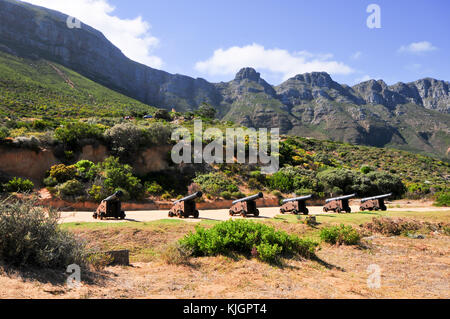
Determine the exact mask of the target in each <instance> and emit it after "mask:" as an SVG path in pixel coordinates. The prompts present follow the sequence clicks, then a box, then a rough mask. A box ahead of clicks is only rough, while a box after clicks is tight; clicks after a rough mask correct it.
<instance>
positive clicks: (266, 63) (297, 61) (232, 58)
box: [195, 43, 354, 80]
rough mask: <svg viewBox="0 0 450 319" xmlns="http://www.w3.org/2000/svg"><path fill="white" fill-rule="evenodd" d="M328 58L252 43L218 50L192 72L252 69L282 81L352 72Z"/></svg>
mask: <svg viewBox="0 0 450 319" xmlns="http://www.w3.org/2000/svg"><path fill="white" fill-rule="evenodd" d="M332 58H333V55H332V54H313V53H310V52H307V51H300V52H293V53H291V52H288V51H286V50H282V49H265V48H264V47H263V46H262V45H259V44H256V43H254V44H252V45H247V46H243V47H238V46H234V47H231V48H228V49H225V50H224V49H218V50H216V51H214V54H213V56H212V57H210V58H209V59H207V60H205V61H200V62H197V63H196V64H195V69H196V70H197V71H199V72H201V73H204V74H209V75H212V76H215V75H229V74H235V73H236V72H238V71H239V70H240V69H241V68H243V67H253V68H255V69H258V70H261V71H263V72H265V73H267V72H269V73H272V74H277V75H281V76H282V80H286V79H288V78H290V77H292V76H294V75H297V74H301V73H306V72H313V71H324V72H328V73H330V74H349V73H352V72H354V70H353V69H352V68H351V67H349V66H348V65H345V64H344V63H342V62H338V61H334V60H331V59H332Z"/></svg>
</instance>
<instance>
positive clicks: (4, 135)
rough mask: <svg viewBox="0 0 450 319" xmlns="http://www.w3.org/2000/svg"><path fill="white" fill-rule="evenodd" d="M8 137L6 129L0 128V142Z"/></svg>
mask: <svg viewBox="0 0 450 319" xmlns="http://www.w3.org/2000/svg"><path fill="white" fill-rule="evenodd" d="M7 137H9V130H8V129H7V128H6V127H0V140H4V139H5V138H7Z"/></svg>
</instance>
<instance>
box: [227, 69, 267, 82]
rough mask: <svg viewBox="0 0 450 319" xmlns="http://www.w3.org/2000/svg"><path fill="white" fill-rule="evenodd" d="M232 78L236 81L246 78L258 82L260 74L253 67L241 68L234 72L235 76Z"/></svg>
mask: <svg viewBox="0 0 450 319" xmlns="http://www.w3.org/2000/svg"><path fill="white" fill-rule="evenodd" d="M234 79H235V80H236V81H242V80H245V79H247V80H250V81H255V82H258V81H259V80H260V79H261V74H260V73H258V72H256V70H255V69H254V68H242V69H240V70H239V72H238V73H237V74H236V77H235V78H234Z"/></svg>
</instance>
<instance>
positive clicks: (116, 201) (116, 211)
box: [92, 191, 125, 220]
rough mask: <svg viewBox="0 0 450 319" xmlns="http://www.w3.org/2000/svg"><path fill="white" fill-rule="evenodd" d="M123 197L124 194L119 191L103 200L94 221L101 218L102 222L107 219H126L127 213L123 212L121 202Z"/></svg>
mask: <svg viewBox="0 0 450 319" xmlns="http://www.w3.org/2000/svg"><path fill="white" fill-rule="evenodd" d="M122 196H123V193H122V192H121V191H117V192H115V193H114V194H113V195H111V196H109V197H107V198H105V199H104V200H102V202H101V203H100V205H99V206H98V207H97V210H96V211H95V213H94V215H93V216H92V217H94V219H97V218H99V219H100V220H103V219H105V218H115V219H124V218H125V212H124V211H123V210H122V202H121V201H120V198H121V197H122Z"/></svg>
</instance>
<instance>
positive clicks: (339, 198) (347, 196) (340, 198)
mask: <svg viewBox="0 0 450 319" xmlns="http://www.w3.org/2000/svg"><path fill="white" fill-rule="evenodd" d="M355 196H356V194H351V195H345V196H340V197H334V198H329V199H327V200H326V201H325V202H326V203H329V202H332V201H334V200H342V199H348V198H352V197H355Z"/></svg>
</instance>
